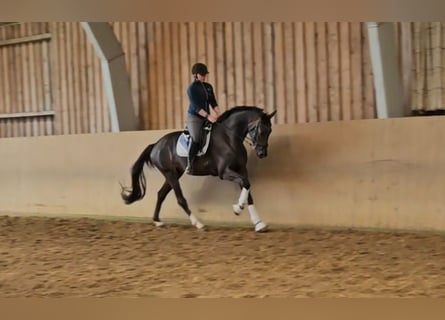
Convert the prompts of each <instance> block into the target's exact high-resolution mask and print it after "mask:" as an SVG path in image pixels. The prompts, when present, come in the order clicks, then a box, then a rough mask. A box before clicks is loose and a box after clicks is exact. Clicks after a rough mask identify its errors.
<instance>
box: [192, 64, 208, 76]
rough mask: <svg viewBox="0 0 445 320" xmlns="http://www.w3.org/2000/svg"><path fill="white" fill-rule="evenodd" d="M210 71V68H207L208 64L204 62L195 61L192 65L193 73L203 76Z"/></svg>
mask: <svg viewBox="0 0 445 320" xmlns="http://www.w3.org/2000/svg"><path fill="white" fill-rule="evenodd" d="M208 73H209V70H207V66H206V65H205V64H204V63H200V62H198V63H195V64H194V65H193V67H192V74H194V75H196V74H200V75H202V76H205V75H206V74H208Z"/></svg>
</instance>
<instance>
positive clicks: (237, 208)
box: [232, 204, 244, 216]
mask: <svg viewBox="0 0 445 320" xmlns="http://www.w3.org/2000/svg"><path fill="white" fill-rule="evenodd" d="M232 208H233V213H234V214H236V215H237V216H239V215H240V214H241V213H242V212H243V209H244V206H240V205H239V204H234V205H233V206H232Z"/></svg>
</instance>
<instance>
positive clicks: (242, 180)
mask: <svg viewBox="0 0 445 320" xmlns="http://www.w3.org/2000/svg"><path fill="white" fill-rule="evenodd" d="M246 176H247V174H246V175H244V176H243V175H241V174H238V173H236V172H235V171H232V170H227V171H226V173H225V175H224V178H225V179H226V180H230V181H233V182H235V183H238V185H239V186H240V188H241V193H240V196H239V198H238V203H236V204H234V205H233V212H234V213H235V214H236V215H239V214H241V212H242V211H243V209H244V206H245V204H246V203H247V208H248V210H249V216H250V221H252V223H253V225H254V226H255V231H256V232H263V231H266V230H267V224H266V223H264V222H263V221H261V219H260V217H259V215H258V213H257V211H256V209H255V205H254V204H253V197H252V194H251V192H250V182H249V180H248V179H247V177H246Z"/></svg>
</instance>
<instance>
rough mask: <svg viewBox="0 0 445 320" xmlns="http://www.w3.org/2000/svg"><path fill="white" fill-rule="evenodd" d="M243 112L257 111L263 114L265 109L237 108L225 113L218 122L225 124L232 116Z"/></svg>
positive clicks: (252, 107) (254, 107)
mask: <svg viewBox="0 0 445 320" xmlns="http://www.w3.org/2000/svg"><path fill="white" fill-rule="evenodd" d="M242 111H256V112H258V113H263V112H264V109H261V108H258V107H256V106H237V107H233V108H231V109H228V110H226V111H224V112H223V113H222V114H221V115H220V116H219V117H218V120H217V122H223V121H224V120H226V119H227V118H229V117H230V116H231V115H232V114H234V113H238V112H242Z"/></svg>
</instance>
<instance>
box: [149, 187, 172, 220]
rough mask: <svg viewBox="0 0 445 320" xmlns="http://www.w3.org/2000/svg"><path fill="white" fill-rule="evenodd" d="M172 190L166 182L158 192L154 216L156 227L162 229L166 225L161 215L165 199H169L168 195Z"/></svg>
mask: <svg viewBox="0 0 445 320" xmlns="http://www.w3.org/2000/svg"><path fill="white" fill-rule="evenodd" d="M171 190H172V187H171V185H170V184H169V183H168V182H167V181H165V182H164V184H163V185H162V187H161V189H159V191H158V199H157V201H156V207H155V211H154V214H153V222H154V224H155V226H156V227H162V226H163V225H164V223H163V222H162V221H161V220H160V219H159V213H160V211H161V206H162V203H163V202H164V200H165V198H166V197H167V195H168V193H169V192H170V191H171Z"/></svg>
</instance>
